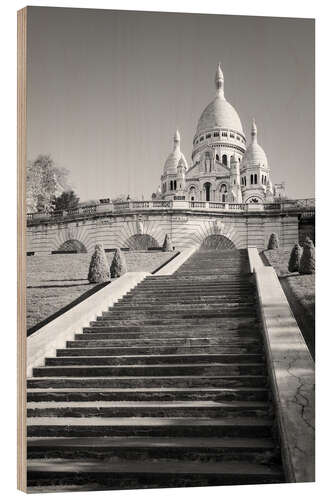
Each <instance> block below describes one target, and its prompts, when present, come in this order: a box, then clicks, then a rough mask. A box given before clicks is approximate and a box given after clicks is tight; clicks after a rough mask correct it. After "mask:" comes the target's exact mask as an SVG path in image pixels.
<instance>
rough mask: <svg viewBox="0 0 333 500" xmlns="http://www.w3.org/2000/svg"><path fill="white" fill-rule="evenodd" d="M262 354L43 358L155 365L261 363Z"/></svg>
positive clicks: (62, 363) (54, 361)
mask: <svg viewBox="0 0 333 500" xmlns="http://www.w3.org/2000/svg"><path fill="white" fill-rule="evenodd" d="M262 362H263V355H258V354H182V355H177V354H168V355H164V356H161V355H145V356H138V355H132V356H94V357H93V356H81V357H78V356H74V357H68V356H66V357H56V358H45V365H46V366H68V365H69V366H73V365H94V366H98V365H132V364H133V365H151V364H152V365H156V364H163V363H166V364H172V363H175V364H181V363H185V364H188V363H193V364H194V363H197V364H202V363H238V364H242V363H262Z"/></svg>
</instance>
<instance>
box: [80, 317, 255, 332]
mask: <svg viewBox="0 0 333 500" xmlns="http://www.w3.org/2000/svg"><path fill="white" fill-rule="evenodd" d="M92 328H98V330H99V331H101V332H102V331H104V329H105V331H104V333H112V332H114V333H118V332H119V333H125V332H128V333H137V332H149V333H152V332H160V331H164V332H166V333H168V332H170V331H182V332H193V331H197V330H202V328H203V325H202V324H198V323H197V322H192V323H189V322H188V321H172V320H171V321H170V323H169V324H168V326H167V327H166V326H163V327H162V326H161V325H156V324H148V323H147V322H146V321H145V323H139V324H137V325H123V326H122V325H117V326H115V325H112V322H111V321H109V320H105V319H100V320H98V321H91V322H90V326H89V327H84V328H83V329H82V330H83V332H86V333H89V332H90V333H91V329H92ZM102 328H103V330H102ZM214 329H215V330H216V331H219V332H225V331H227V330H237V331H244V330H249V329H251V330H252V329H259V322H258V320H257V318H253V319H252V320H250V321H247V320H246V319H244V318H229V319H227V318H223V319H222V320H217V321H210V322H209V323H207V322H206V324H205V325H204V331H213V330H214Z"/></svg>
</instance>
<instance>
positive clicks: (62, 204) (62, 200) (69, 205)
mask: <svg viewBox="0 0 333 500" xmlns="http://www.w3.org/2000/svg"><path fill="white" fill-rule="evenodd" d="M79 200H80V198H79V197H78V196H76V194H75V193H74V191H63V192H62V193H61V195H60V196H58V197H57V198H55V200H54V210H55V211H58V210H59V211H60V210H71V209H72V210H73V209H75V208H77V206H78V204H79Z"/></svg>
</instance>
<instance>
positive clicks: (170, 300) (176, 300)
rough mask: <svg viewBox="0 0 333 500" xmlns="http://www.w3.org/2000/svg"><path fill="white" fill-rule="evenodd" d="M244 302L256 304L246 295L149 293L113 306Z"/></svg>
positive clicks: (123, 300)
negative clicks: (195, 295)
mask: <svg viewBox="0 0 333 500" xmlns="http://www.w3.org/2000/svg"><path fill="white" fill-rule="evenodd" d="M244 303H245V304H246V303H249V304H250V305H252V306H253V305H254V304H256V300H255V298H254V297H253V295H252V297H251V296H250V295H248V296H246V297H242V296H240V295H239V296H234V297H231V296H225V297H221V296H218V295H215V296H206V297H203V296H198V297H196V298H195V297H193V296H191V295H189V296H188V297H187V298H186V297H184V296H182V294H180V295H179V296H178V297H176V296H174V295H170V296H168V297H161V296H158V295H151V296H150V297H146V296H136V295H133V296H132V297H124V298H123V299H121V301H120V302H118V303H116V304H115V305H114V306H113V307H115V306H120V305H126V306H127V307H128V306H131V305H133V306H135V307H139V306H141V307H144V306H147V305H148V306H152V305H158V306H159V305H165V306H168V305H169V306H170V305H174V304H185V305H193V306H198V305H199V306H200V305H202V304H208V305H209V306H211V305H214V304H215V305H216V307H218V306H223V305H224V306H228V305H229V304H230V305H234V304H240V305H243V304H244Z"/></svg>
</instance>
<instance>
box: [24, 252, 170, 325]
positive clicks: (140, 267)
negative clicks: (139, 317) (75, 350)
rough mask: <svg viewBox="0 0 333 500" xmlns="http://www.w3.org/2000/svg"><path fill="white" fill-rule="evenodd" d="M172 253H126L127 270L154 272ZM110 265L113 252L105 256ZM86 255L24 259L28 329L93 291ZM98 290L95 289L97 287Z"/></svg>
mask: <svg viewBox="0 0 333 500" xmlns="http://www.w3.org/2000/svg"><path fill="white" fill-rule="evenodd" d="M174 253H175V252H167V253H165V252H126V253H125V258H126V262H127V266H128V271H132V272H133V271H148V272H151V271H154V270H155V269H156V268H157V267H159V266H160V265H162V264H163V262H166V261H167V260H169V259H170V257H171V256H172V255H173V254H174ZM106 256H107V259H108V262H109V264H111V261H112V259H113V252H109V253H107V254H106ZM90 257H91V256H90V255H89V254H67V255H66V254H54V255H43V256H37V255H36V256H35V255H34V256H30V257H27V328H28V329H29V328H31V327H33V326H35V325H37V324H38V323H40V322H42V321H43V320H45V319H46V318H48V317H49V316H51V315H53V314H55V313H57V311H59V309H62V308H63V307H65V306H67V305H68V304H70V303H71V302H73V301H75V300H76V299H78V298H79V297H81V296H82V295H83V294H87V292H89V291H90V292H91V291H93V289H94V288H95V287H96V284H94V283H89V281H88V279H87V276H88V270H89V263H90ZM97 289H98V288H97Z"/></svg>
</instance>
